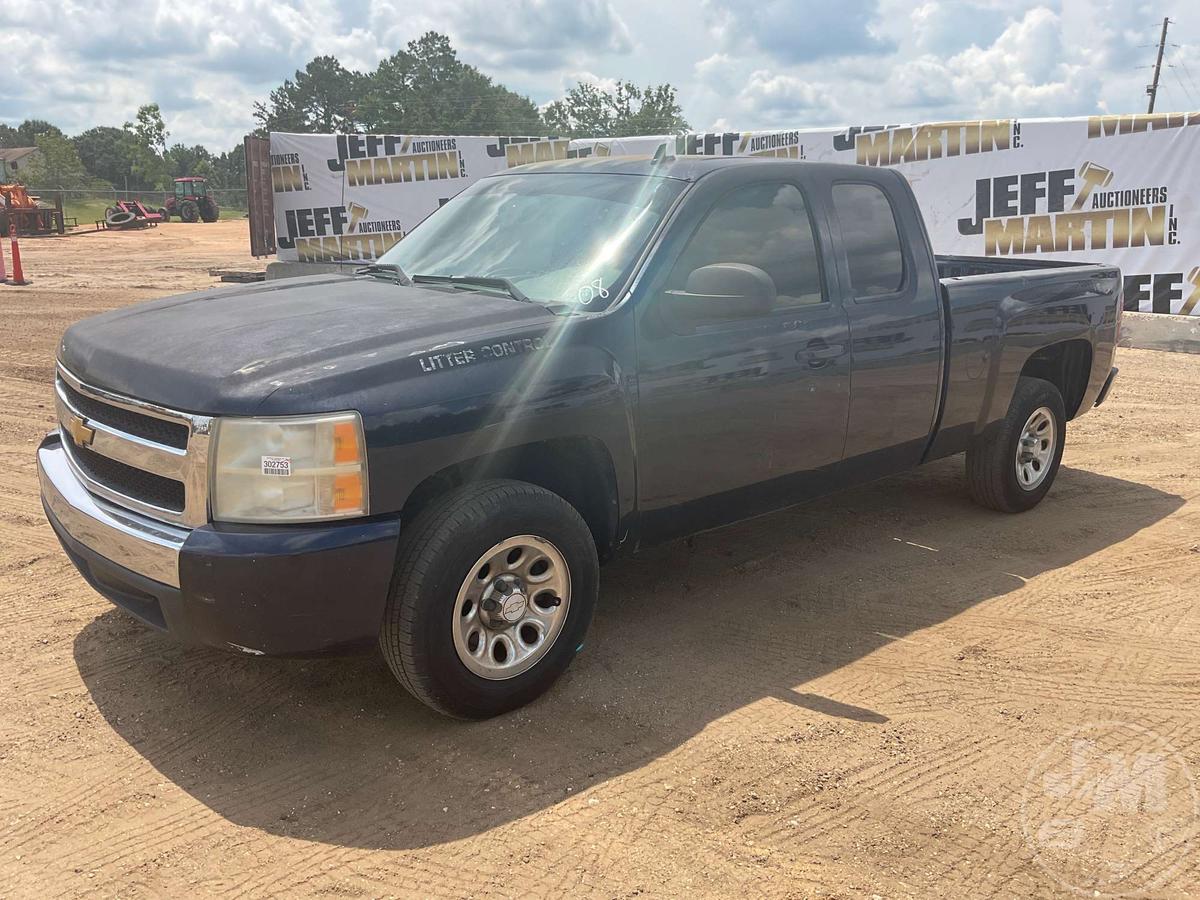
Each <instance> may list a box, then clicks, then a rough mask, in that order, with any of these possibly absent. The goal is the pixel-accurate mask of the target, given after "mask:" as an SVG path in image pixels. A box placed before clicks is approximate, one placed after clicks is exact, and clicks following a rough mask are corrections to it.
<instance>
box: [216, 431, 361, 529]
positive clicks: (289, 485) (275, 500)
mask: <svg viewBox="0 0 1200 900" xmlns="http://www.w3.org/2000/svg"><path fill="white" fill-rule="evenodd" d="M214 459H215V463H214V467H213V482H212V483H213V491H212V512H213V519H216V520H219V521H223V522H314V521H318V520H321V519H343V518H348V517H351V516H363V515H366V513H367V456H366V445H365V442H364V441H363V430H362V420H361V419H359V417H358V413H355V412H348V413H335V414H333V415H327V416H302V417H301V416H297V417H289V418H279V419H218V421H217V433H216V450H215V456H214Z"/></svg>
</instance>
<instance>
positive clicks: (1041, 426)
mask: <svg viewBox="0 0 1200 900" xmlns="http://www.w3.org/2000/svg"><path fill="white" fill-rule="evenodd" d="M1066 422H1067V416H1066V410H1065V409H1064V407H1063V400H1062V395H1061V394H1060V393H1059V392H1058V388H1056V387H1055V386H1054V385H1052V384H1051V383H1050V382H1048V381H1043V380H1042V379H1040V378H1025V377H1022V378H1020V379H1018V381H1017V389H1016V390H1015V391H1014V392H1013V398H1012V402H1011V403H1010V404H1009V408H1008V415H1007V416H1005V417H1004V419H1003V420H1002V421H1001V422H1000V424H999V426H998V427H997V428H995V429H994V431H993V432H992V433H991V434H989V435H988V436H987V437H985V438H981V439H979V440H977V441H976V442H975V443H974V444H973V445H972V446H971V447H970V448H969V449H968V450H967V485H968V487H969V488H970V491H971V497H972V499H973V500H975V502H976V503H979V504H980V505H982V506H987V507H990V508H992V509H996V510H1000V511H1001V512H1024V511H1025V510H1027V509H1032V508H1033V507H1034V506H1037V504H1038V503H1040V502H1041V499H1042V498H1043V497H1045V496H1046V493H1047V492H1048V491H1049V490H1050V486H1051V485H1052V484H1053V483H1054V478H1055V476H1056V475H1057V474H1058V468H1059V465H1060V463H1061V462H1062V454H1063V444H1064V442H1065V440H1066V435H1067V432H1066Z"/></svg>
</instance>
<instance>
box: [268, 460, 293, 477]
mask: <svg viewBox="0 0 1200 900" xmlns="http://www.w3.org/2000/svg"><path fill="white" fill-rule="evenodd" d="M262 473H263V474H264V475H291V474H292V458H291V457H290V456H264V457H263V458H262Z"/></svg>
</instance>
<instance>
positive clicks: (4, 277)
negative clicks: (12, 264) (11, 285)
mask: <svg viewBox="0 0 1200 900" xmlns="http://www.w3.org/2000/svg"><path fill="white" fill-rule="evenodd" d="M6 281H8V271H7V270H6V269H5V268H4V239H3V238H2V237H0V284H4V282H6Z"/></svg>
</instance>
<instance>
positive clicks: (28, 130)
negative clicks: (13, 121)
mask: <svg viewBox="0 0 1200 900" xmlns="http://www.w3.org/2000/svg"><path fill="white" fill-rule="evenodd" d="M43 134H51V135H54V136H55V137H64V135H63V133H62V129H60V128H59V127H58V126H57V125H51V124H50V123H49V122H47V121H46V120H45V119H26V120H25V121H24V122H22V123H21V124H20V125H18V126H17V127H16V128H13V127H12V126H11V125H0V147H36V146H37V139H38V138H39V137H40V136H41V135H43Z"/></svg>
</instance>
